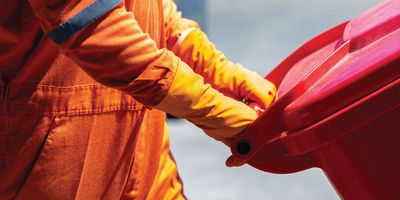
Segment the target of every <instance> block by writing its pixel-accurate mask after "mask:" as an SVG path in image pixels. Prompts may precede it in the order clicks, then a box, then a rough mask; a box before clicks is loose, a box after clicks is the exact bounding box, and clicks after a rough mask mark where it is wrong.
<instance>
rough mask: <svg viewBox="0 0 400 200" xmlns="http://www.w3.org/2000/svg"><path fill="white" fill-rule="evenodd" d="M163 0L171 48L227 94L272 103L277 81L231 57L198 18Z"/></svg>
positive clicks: (236, 97) (257, 101)
mask: <svg viewBox="0 0 400 200" xmlns="http://www.w3.org/2000/svg"><path fill="white" fill-rule="evenodd" d="M163 3H164V19H165V22H166V24H165V27H166V30H167V33H168V34H167V44H168V49H170V50H171V51H173V52H174V53H175V54H176V55H177V56H179V57H180V58H181V59H182V60H183V61H184V62H185V63H187V64H188V65H189V66H190V67H191V68H192V69H193V70H194V71H195V72H196V73H198V74H200V75H201V76H203V78H204V80H205V82H206V83H209V84H211V85H212V87H213V88H215V89H217V90H218V91H220V92H222V93H224V94H225V95H226V96H229V97H232V98H235V99H237V100H242V99H246V100H249V101H252V102H256V103H258V104H260V106H262V108H264V109H265V108H267V107H268V105H269V104H270V103H272V101H273V100H274V98H275V94H276V88H275V86H274V84H272V83H271V82H269V81H267V80H265V79H264V78H262V77H261V76H259V75H258V74H257V73H256V72H254V71H250V70H248V69H246V68H244V67H242V66H241V65H240V64H236V63H233V62H231V61H229V60H228V59H227V58H226V57H225V56H224V54H223V53H222V52H221V51H218V50H217V49H216V48H215V46H214V44H213V43H212V42H210V41H209V40H208V38H207V36H206V34H205V33H204V32H202V31H201V29H200V27H199V26H198V25H197V23H196V22H194V21H192V20H188V19H185V18H183V17H182V14H181V13H180V12H179V11H178V10H177V7H176V5H175V3H174V1H173V0H163Z"/></svg>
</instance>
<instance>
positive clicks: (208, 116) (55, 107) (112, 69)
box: [0, 0, 256, 199]
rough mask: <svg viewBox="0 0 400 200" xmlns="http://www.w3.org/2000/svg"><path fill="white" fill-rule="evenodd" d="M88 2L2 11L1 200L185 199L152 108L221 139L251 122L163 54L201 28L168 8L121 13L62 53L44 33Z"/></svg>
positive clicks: (131, 4) (139, 5)
mask: <svg viewBox="0 0 400 200" xmlns="http://www.w3.org/2000/svg"><path fill="white" fill-rule="evenodd" d="M93 2H95V0H72V1H65V0H53V1H46V0H29V4H30V5H29V4H28V2H27V1H25V0H17V1H7V2H3V3H4V4H2V6H3V5H4V7H3V8H2V11H3V10H4V12H0V20H1V28H0V47H1V48H0V49H1V50H0V63H1V68H0V70H1V71H0V72H1V80H0V86H1V90H0V92H1V94H2V97H3V98H1V99H0V102H1V108H0V109H1V110H0V111H1V112H0V120H1V123H0V131H1V134H0V180H2V181H0V199H101V198H104V199H133V198H134V199H160V198H161V199H174V198H175V197H176V198H184V197H183V194H182V186H181V183H180V181H179V177H178V174H177V172H176V166H175V164H174V162H173V159H172V157H171V156H170V153H169V140H168V138H167V135H166V134H167V132H166V127H165V125H164V123H165V113H164V112H162V111H159V110H157V109H149V107H154V106H156V108H160V109H162V110H164V111H168V112H171V113H173V114H180V113H181V114H182V116H184V117H187V118H189V119H190V120H191V121H192V122H194V123H195V124H196V125H198V126H200V127H201V128H203V129H204V130H205V131H206V132H207V133H208V134H209V135H211V136H213V137H215V138H217V139H224V138H227V137H232V136H234V135H236V134H238V132H240V131H241V130H243V129H244V128H245V127H246V126H247V125H248V124H249V123H251V122H252V121H253V120H254V119H255V118H256V113H255V112H254V111H253V110H251V109H249V108H248V107H247V106H245V105H244V104H243V103H240V102H236V101H233V100H231V99H229V98H227V97H224V96H223V95H222V94H220V93H219V92H217V91H216V90H214V89H212V88H211V87H210V86H209V85H206V84H204V82H203V79H202V78H201V77H200V76H198V75H196V74H195V73H194V72H193V71H191V70H190V68H189V67H188V66H187V65H186V63H184V62H182V61H181V60H180V59H179V58H178V57H176V56H175V55H174V53H173V52H171V51H169V50H167V49H166V48H167V47H170V44H173V43H174V42H176V41H177V39H178V38H179V36H180V35H181V33H182V31H184V30H185V29H186V28H188V27H195V26H197V25H196V24H195V23H194V22H191V21H188V20H185V19H183V18H181V16H180V14H179V13H178V12H177V11H176V6H175V4H174V3H173V1H172V0H164V1H162V0H146V1H144V0H126V1H122V2H121V3H120V4H118V6H117V7H115V8H113V9H112V10H110V11H109V12H107V13H106V14H105V15H103V16H101V17H100V18H98V19H96V20H95V21H93V23H91V24H90V25H89V26H87V27H85V28H84V29H83V30H81V31H80V32H78V33H77V34H75V35H74V36H73V37H72V38H70V39H69V40H67V41H66V42H64V43H62V44H61V45H60V46H56V45H55V44H54V43H53V42H52V41H50V39H49V38H48V37H47V36H46V35H45V34H44V33H43V32H42V31H41V29H40V27H39V24H40V25H41V26H42V28H43V29H44V30H45V31H46V32H47V31H51V30H53V29H54V28H55V27H57V26H58V25H59V24H61V23H63V22H65V21H67V20H69V19H71V18H72V17H74V16H75V15H76V14H77V13H79V12H81V11H82V10H84V9H85V8H86V7H87V6H89V5H91V4H92V3H93ZM31 7H32V8H31ZM5 8H7V9H5ZM34 14H35V15H36V17H35V16H34ZM9 22H16V23H9ZM4 49H6V50H4ZM60 52H61V53H60ZM182 56H183V55H182ZM179 74H182V75H179ZM206 79H207V78H206ZM192 80H195V82H196V85H197V87H196V88H193V90H187V89H185V87H181V88H182V90H181V89H179V88H180V87H178V86H186V85H188V86H189V85H190V84H191V82H190V81H192ZM188 88H189V87H188ZM202 94H205V95H202ZM177 96H179V97H182V98H179V99H176V98H175V97H177ZM132 97H133V98H132ZM174 98H175V99H174ZM181 100H184V101H181ZM198 100H200V102H199V101H198ZM224 102H228V103H224ZM177 104H178V105H177ZM174 105H175V106H174ZM215 119H218V120H215Z"/></svg>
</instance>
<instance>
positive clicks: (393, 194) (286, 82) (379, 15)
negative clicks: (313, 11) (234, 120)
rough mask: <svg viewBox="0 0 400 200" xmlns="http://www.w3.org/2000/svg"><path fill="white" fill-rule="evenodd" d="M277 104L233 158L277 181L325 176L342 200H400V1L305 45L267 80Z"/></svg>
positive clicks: (237, 144) (237, 145)
mask: <svg viewBox="0 0 400 200" xmlns="http://www.w3.org/2000/svg"><path fill="white" fill-rule="evenodd" d="M266 78H267V79H268V80H271V81H272V82H274V83H275V84H276V86H277V87H278V97H279V98H278V99H277V101H276V102H275V103H273V104H272V105H271V107H270V108H269V109H268V110H267V111H266V112H265V113H264V114H263V115H262V116H260V117H259V118H258V119H257V120H256V121H255V122H254V123H253V124H252V125H251V126H250V127H249V128H247V129H246V130H245V131H244V132H243V133H242V134H240V135H239V136H238V137H236V138H235V139H234V140H232V144H231V151H232V153H233V155H234V156H235V157H236V158H237V159H240V160H243V161H246V162H247V163H248V164H250V165H251V166H253V167H255V168H257V169H260V170H263V171H267V172H272V173H294V172H298V171H302V170H305V169H309V168H312V167H319V168H321V169H322V170H323V171H324V172H325V174H326V175H327V177H328V178H329V180H330V181H331V183H332V184H333V185H334V187H335V189H336V191H337V192H338V193H339V195H340V196H341V197H342V198H343V199H351V200H358V199H360V200H366V199H384V200H391V199H393V200H398V199H400V80H399V78H400V1H399V0H391V1H385V2H383V3H381V4H379V5H377V6H376V7H374V8H372V9H370V10H369V11H366V12H365V13H363V14H361V15H359V16H357V17H355V18H354V19H352V20H350V21H349V22H346V23H343V24H341V25H339V26H337V27H334V28H332V29H331V30H329V31H327V32H325V33H323V34H321V35H319V36H317V37H315V38H314V39H312V40H311V41H309V42H307V43H306V44H304V45H303V46H302V47H300V48H299V49H298V50H296V51H295V52H294V53H293V54H291V55H290V56H289V57H288V58H286V59H285V60H284V61H283V62H282V63H281V64H279V65H278V66H277V67H276V68H275V69H274V70H273V71H272V72H271V73H270V74H269V75H268V76H267V77H266Z"/></svg>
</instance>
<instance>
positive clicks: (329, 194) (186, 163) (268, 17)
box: [169, 0, 380, 200]
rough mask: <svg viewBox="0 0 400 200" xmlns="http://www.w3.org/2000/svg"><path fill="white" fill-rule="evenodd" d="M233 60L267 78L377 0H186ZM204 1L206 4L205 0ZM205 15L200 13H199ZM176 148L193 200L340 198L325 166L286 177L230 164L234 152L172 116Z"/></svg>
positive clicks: (191, 14) (190, 13)
mask: <svg viewBox="0 0 400 200" xmlns="http://www.w3.org/2000/svg"><path fill="white" fill-rule="evenodd" d="M179 2H180V3H182V2H183V3H184V4H186V5H184V7H182V8H184V9H185V10H186V9H187V8H188V6H189V7H190V6H194V7H192V8H191V9H189V11H187V12H186V13H185V15H186V16H189V17H191V16H194V17H195V18H196V17H199V16H201V15H203V19H202V20H201V21H202V23H203V25H204V26H205V30H207V32H208V36H209V37H210V39H211V40H212V41H213V42H214V43H215V44H216V46H217V48H218V49H220V50H222V51H223V52H224V53H225V55H227V57H228V58H229V59H230V60H232V61H234V62H239V63H241V64H243V65H244V66H246V67H247V68H250V69H253V70H255V71H257V72H258V73H260V74H261V75H262V76H264V75H266V74H267V73H268V72H269V71H271V70H272V69H273V68H274V66H276V65H278V64H279V63H280V62H281V61H282V60H283V59H284V58H285V57H287V56H288V55H289V54H290V53H291V52H293V51H294V50H295V49H296V48H298V47H299V46H300V45H301V44H303V43H304V42H306V41H307V40H309V39H311V38H312V37H314V36H316V35H317V34H319V33H321V32H323V31H325V30H327V29H329V28H330V27H333V26H335V25H338V24H340V23H342V22H345V21H347V20H349V19H351V18H352V17H354V16H356V15H357V14H359V13H360V12H362V11H364V10H366V9H368V8H370V7H372V6H373V5H376V4H377V3H379V2H380V1H379V0H322V1H321V0H301V1H300V0H246V1H244V0H208V1H207V0H185V1H182V0H180V1H179ZM201 4H202V5H201ZM199 13H200V14H199ZM169 129H170V132H171V143H172V144H171V146H172V152H173V154H174V156H175V159H176V161H177V164H178V169H179V172H180V175H181V177H182V179H183V182H184V188H185V194H186V195H187V197H188V199H189V200H243V199H246V200H264V199H268V200H336V199H339V197H338V195H337V194H336V193H335V191H334V189H333V187H332V186H331V185H330V183H329V182H328V180H327V179H326V177H325V176H324V174H323V172H322V171H321V170H320V169H310V170H306V171H303V172H300V173H295V174H289V175H280V174H271V173H266V172H261V171H258V170H256V169H254V168H251V167H250V166H243V167H240V168H227V167H225V165H224V163H225V159H226V158H227V157H228V156H229V155H230V151H229V149H228V148H227V147H225V146H224V145H223V144H222V143H220V142H217V141H215V140H213V139H211V138H209V137H207V136H206V135H205V134H204V133H203V132H202V131H201V130H200V129H198V128H197V127H195V126H194V125H192V124H190V123H188V122H186V121H184V120H170V121H169Z"/></svg>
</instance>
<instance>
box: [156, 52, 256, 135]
mask: <svg viewBox="0 0 400 200" xmlns="http://www.w3.org/2000/svg"><path fill="white" fill-rule="evenodd" d="M177 60H178V61H177V62H178V63H177V66H178V67H177V72H176V74H175V78H174V80H173V82H172V85H171V86H170V88H169V90H168V93H167V95H166V96H165V97H164V99H163V100H162V101H161V102H160V103H159V104H158V105H156V106H155V108H157V109H160V110H163V111H166V112H168V113H171V114H173V115H175V116H177V117H182V118H185V119H187V120H189V121H190V122H192V123H194V124H195V125H197V126H198V127H200V128H201V129H202V130H203V131H204V132H205V133H206V134H207V135H209V136H211V137H213V138H215V139H217V140H224V139H227V138H231V137H233V136H235V135H237V134H238V133H240V132H241V131H243V130H244V129H245V128H246V127H247V126H248V125H249V124H250V123H252V122H253V121H254V120H255V119H256V118H257V113H256V112H255V111H254V110H253V109H251V108H250V107H248V106H247V105H245V104H244V103H242V102H239V101H236V100H234V99H232V98H229V97H226V96H224V95H222V94H221V93H220V92H218V91H217V90H215V89H213V88H212V87H211V86H210V85H209V84H204V81H203V78H202V77H201V76H200V75H198V74H196V73H194V72H193V71H192V69H191V68H190V67H188V66H187V65H186V64H185V63H183V62H181V61H180V60H179V59H177Z"/></svg>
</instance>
